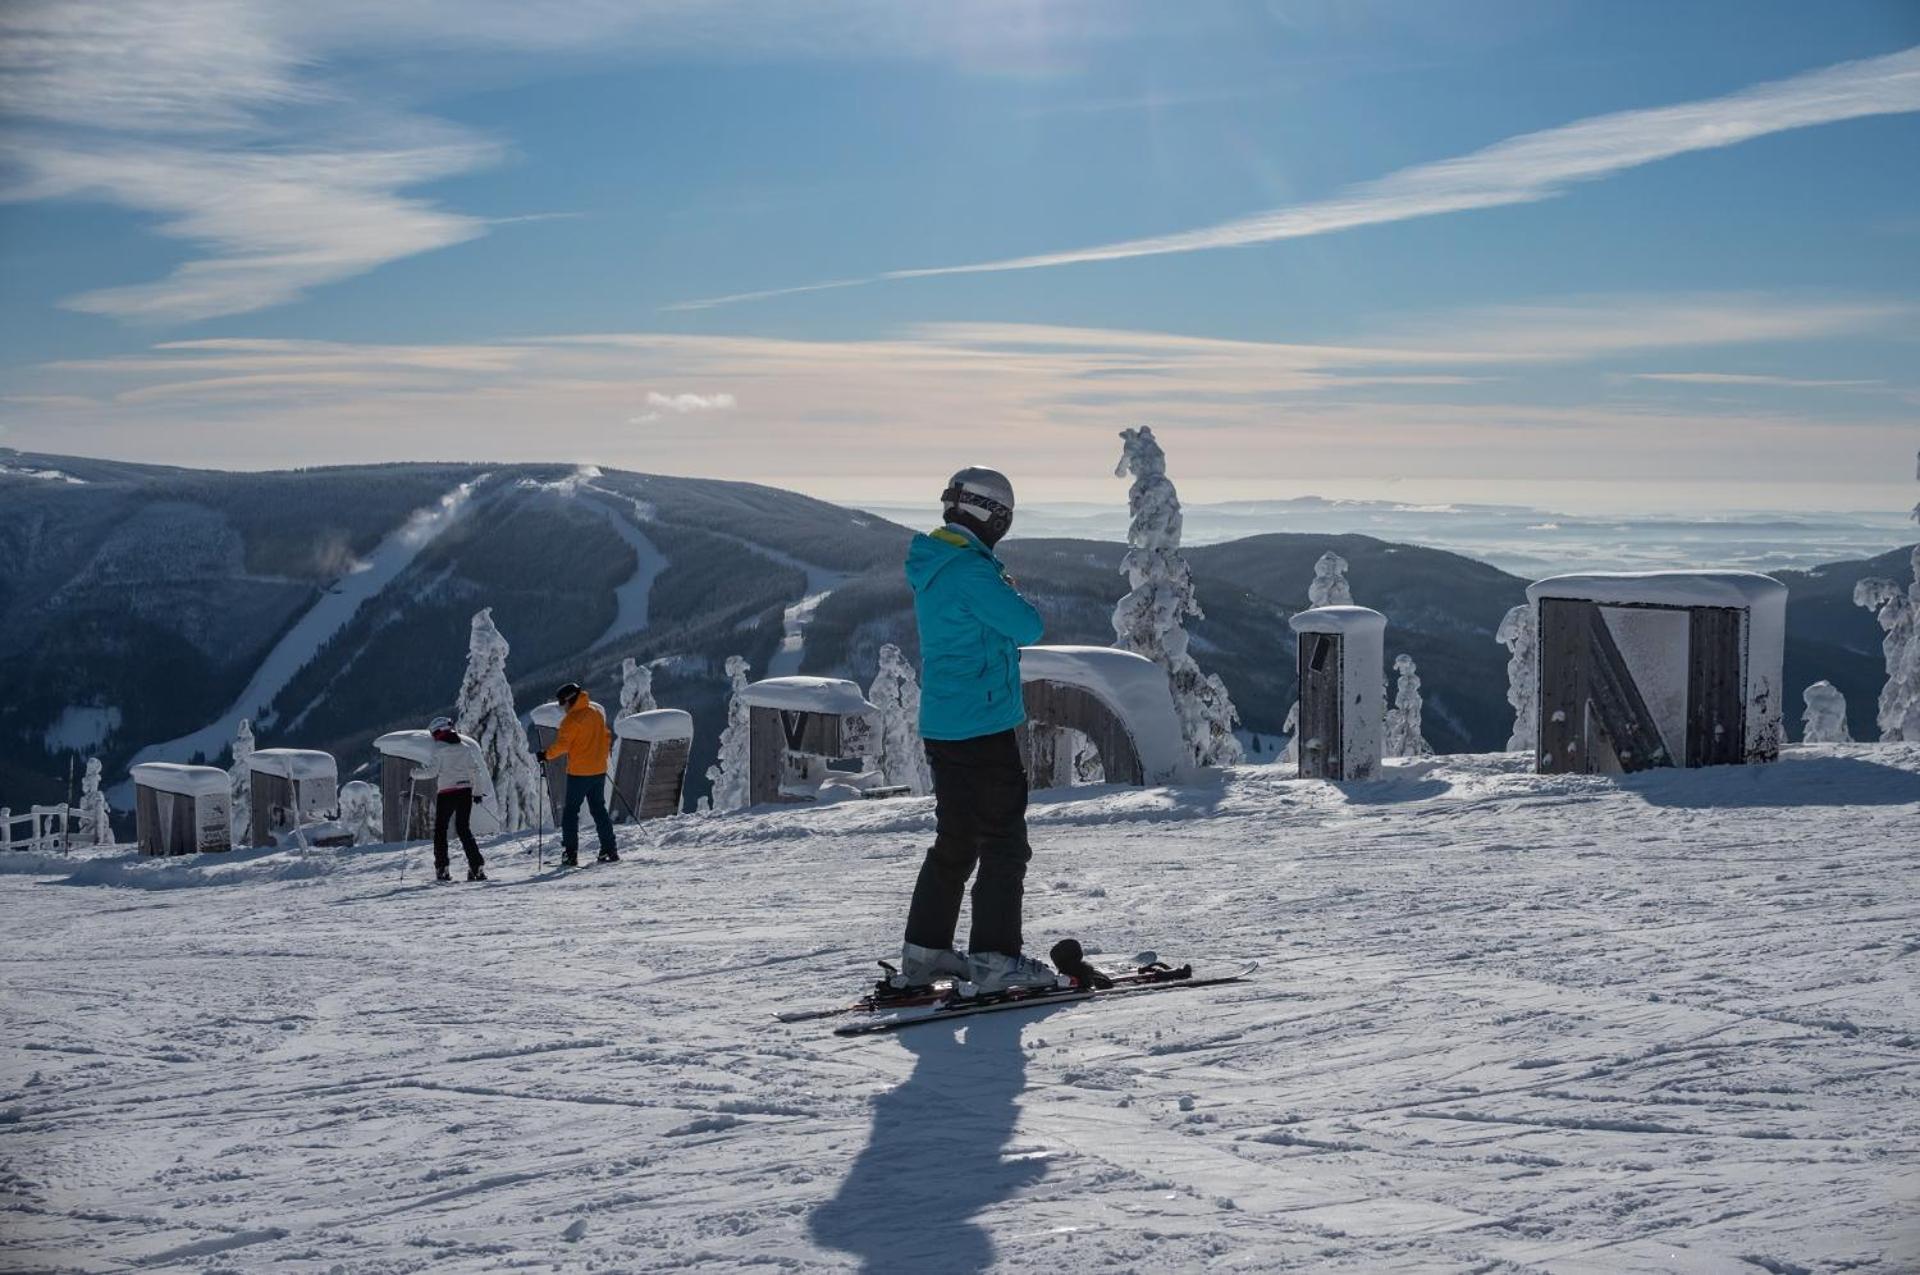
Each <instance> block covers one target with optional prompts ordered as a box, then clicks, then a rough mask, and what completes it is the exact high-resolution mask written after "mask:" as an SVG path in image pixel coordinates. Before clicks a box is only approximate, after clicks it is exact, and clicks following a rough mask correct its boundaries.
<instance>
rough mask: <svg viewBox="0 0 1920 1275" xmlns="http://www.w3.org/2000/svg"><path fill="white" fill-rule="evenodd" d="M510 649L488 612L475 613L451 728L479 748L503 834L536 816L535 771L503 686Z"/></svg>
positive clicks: (528, 824) (523, 732)
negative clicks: (490, 781) (464, 671)
mask: <svg viewBox="0 0 1920 1275" xmlns="http://www.w3.org/2000/svg"><path fill="white" fill-rule="evenodd" d="M510 649H511V648H510V647H508V645H507V639H506V638H504V637H502V636H501V635H500V630H499V629H497V628H495V627H494V626H493V608H492V607H482V608H481V609H480V610H478V611H476V612H474V615H473V625H472V629H471V631H470V633H469V635H468V638H467V674H466V676H465V677H464V678H462V679H461V681H460V696H459V698H458V699H457V700H456V701H455V702H454V712H453V718H454V729H455V730H457V731H459V732H460V733H461V734H462V735H465V736H467V737H468V738H470V739H472V740H473V741H474V742H475V743H477V744H479V745H480V756H481V759H482V760H484V761H485V762H486V765H487V772H488V773H489V774H491V775H492V776H493V802H494V810H493V813H494V815H495V816H496V817H497V818H498V819H499V820H500V829H501V831H503V832H518V831H519V830H520V829H522V828H531V827H533V825H534V821H535V820H536V819H538V818H539V817H540V813H541V807H540V769H539V766H538V764H537V763H535V761H534V759H533V750H532V747H531V745H529V744H528V743H527V732H526V729H525V728H524V727H523V726H521V725H520V711H519V710H518V709H517V708H515V707H514V705H513V685H512V684H511V683H510V682H508V681H507V654H508V652H509V650H510Z"/></svg>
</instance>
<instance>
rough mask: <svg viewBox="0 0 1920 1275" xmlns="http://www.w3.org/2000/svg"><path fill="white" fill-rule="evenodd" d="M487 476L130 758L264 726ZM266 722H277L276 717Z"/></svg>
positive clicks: (219, 743) (201, 746) (219, 740)
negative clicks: (246, 725) (214, 711)
mask: <svg viewBox="0 0 1920 1275" xmlns="http://www.w3.org/2000/svg"><path fill="white" fill-rule="evenodd" d="M485 477H486V475H484V474H483V475H481V476H480V478H476V479H474V480H473V481H471V482H465V483H462V484H460V485H459V486H458V487H455V488H454V489H453V490H452V491H450V492H448V493H447V494H446V495H444V496H442V497H441V498H440V500H439V502H438V503H436V504H433V505H428V506H426V507H425V508H422V509H417V510H415V511H414V512H413V514H412V515H410V516H409V517H408V518H407V520H406V521H405V522H404V523H402V524H401V525H400V527H399V529H398V530H396V531H393V532H391V533H389V534H388V535H387V537H386V538H385V539H383V540H382V541H381V542H380V543H379V544H378V545H377V546H375V548H374V550H373V552H372V553H371V554H369V555H368V556H367V558H366V561H365V562H363V563H361V564H359V565H358V566H357V567H356V569H355V570H353V571H350V572H348V573H347V574H346V575H344V576H341V577H340V578H339V579H338V580H336V581H335V582H334V583H333V584H332V585H331V586H330V587H328V588H327V589H326V590H325V591H324V592H322V593H321V595H320V600H319V601H318V602H315V603H314V604H313V605H312V606H311V607H309V608H307V610H306V612H305V613H304V614H302V615H301V617H300V618H299V619H298V620H296V621H295V622H294V624H293V627H292V628H290V629H288V630H287V632H286V633H285V634H284V635H283V636H282V637H281V639H280V640H279V641H278V642H276V643H275V644H274V647H273V649H272V650H271V651H269V652H267V655H266V658H264V659H263V660H261V661H260V665H259V667H258V668H256V669H254V671H253V677H252V678H251V679H249V680H248V682H247V685H246V689H245V690H243V691H241V692H240V694H239V696H238V697H237V698H236V699H235V700H234V701H233V703H232V704H230V705H228V706H227V709H226V711H225V712H223V713H222V714H220V716H219V717H217V718H215V719H214V720H213V721H211V722H209V723H207V724H206V725H205V726H202V727H201V728H200V729H199V730H196V731H193V732H191V733H190V734H186V735H182V736H180V737H179V738H178V739H170V740H168V741H166V742H165V743H162V744H149V745H148V746H147V747H145V748H143V749H141V750H140V751H139V753H138V754H136V755H135V756H134V758H133V760H132V761H131V762H129V763H128V769H132V767H133V766H136V765H139V764H140V763H141V762H149V761H186V760H188V759H189V758H191V757H192V756H193V755H194V754H195V753H199V754H200V755H201V756H203V757H216V756H218V755H219V753H220V750H221V749H223V748H225V747H226V746H227V745H228V744H230V743H232V742H233V733H234V731H235V730H236V729H238V727H239V725H240V721H241V719H242V718H253V719H255V725H262V724H263V723H262V721H261V719H263V718H264V717H265V715H266V712H267V708H268V706H269V705H271V704H272V703H273V701H274V697H275V696H277V695H279V694H280V692H281V691H282V690H284V689H286V685H287V683H288V682H291V681H292V680H293V677H294V674H296V673H298V672H299V671H300V670H301V669H302V668H305V667H306V665H307V662H308V661H309V660H311V659H312V658H313V657H314V655H315V654H316V653H317V652H318V651H319V650H320V648H321V647H322V646H323V645H325V643H326V641H327V639H328V638H330V637H332V636H333V635H334V634H335V633H338V632H339V631H340V630H341V629H343V628H345V627H346V625H347V622H348V621H349V620H351V619H353V617H354V613H355V612H357V611H358V610H359V609H360V604H361V603H363V602H365V601H367V600H368V599H370V598H373V597H375V596H376V595H378V594H379V592H380V591H381V590H382V589H384V588H386V587H387V586H388V585H389V584H392V583H393V581H394V580H395V579H396V578H397V577H398V576H399V575H400V573H401V572H402V571H405V570H406V569H407V567H408V565H409V564H411V563H412V562H413V560H414V558H416V557H418V556H419V553H420V551H421V550H422V549H424V548H426V547H427V545H428V544H430V543H432V541H433V539H434V537H436V536H438V535H439V534H440V533H441V532H442V531H444V530H446V529H447V528H448V527H449V526H451V525H452V524H453V521H454V520H455V519H456V518H458V517H459V516H460V514H461V512H462V511H463V510H464V509H465V508H466V506H467V501H468V500H469V499H470V498H471V497H472V495H473V489H474V487H475V486H476V485H477V484H478V483H479V482H480V481H481V479H483V478H485ZM264 724H266V725H271V723H270V722H268V723H264ZM131 794H132V782H131V781H130V780H129V781H127V782H125V783H122V784H121V785H120V786H119V787H118V788H116V789H115V790H114V795H115V798H116V800H117V801H118V802H119V804H120V805H122V806H125V805H128V804H130V803H131Z"/></svg>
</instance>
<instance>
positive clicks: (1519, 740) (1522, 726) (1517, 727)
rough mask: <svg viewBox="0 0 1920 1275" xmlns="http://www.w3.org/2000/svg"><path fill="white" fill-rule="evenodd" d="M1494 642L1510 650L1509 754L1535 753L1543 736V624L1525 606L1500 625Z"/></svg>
mask: <svg viewBox="0 0 1920 1275" xmlns="http://www.w3.org/2000/svg"><path fill="white" fill-rule="evenodd" d="M1493 640H1494V641H1496V642H1498V643H1499V644H1500V645H1502V646H1504V647H1506V648H1507V703H1509V704H1511V705H1513V734H1511V735H1509V736H1508V737H1507V751H1508V752H1510V753H1532V752H1533V750H1534V747H1535V739H1536V738H1537V737H1538V735H1539V733H1540V721H1539V718H1540V621H1539V619H1538V617H1536V616H1535V614H1534V610H1533V603H1531V602H1522V603H1521V604H1520V605H1519V606H1517V607H1515V608H1513V610H1511V611H1509V612H1507V614H1506V616H1505V618H1503V619H1502V620H1501V621H1500V628H1499V630H1498V631H1497V632H1496V633H1494V635H1493Z"/></svg>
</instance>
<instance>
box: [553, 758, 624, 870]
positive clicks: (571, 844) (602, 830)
mask: <svg viewBox="0 0 1920 1275" xmlns="http://www.w3.org/2000/svg"><path fill="white" fill-rule="evenodd" d="M606 788H607V777H606V775H604V774H600V775H568V776H567V804H566V805H564V806H562V807H561V808H560V845H561V848H562V849H566V850H571V851H573V852H574V853H575V854H578V853H579V852H580V803H581V802H583V801H584V802H586V803H587V813H588V814H590V815H592V816H593V830H594V831H595V832H597V833H599V834H600V853H601V854H608V853H611V852H612V850H613V820H612V819H611V818H609V817H608V816H607V793H606Z"/></svg>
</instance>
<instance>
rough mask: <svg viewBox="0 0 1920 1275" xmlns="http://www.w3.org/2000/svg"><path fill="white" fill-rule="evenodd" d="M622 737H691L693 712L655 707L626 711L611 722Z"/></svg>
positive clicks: (615, 732) (658, 738)
mask: <svg viewBox="0 0 1920 1275" xmlns="http://www.w3.org/2000/svg"><path fill="white" fill-rule="evenodd" d="M613 733H614V734H616V735H618V736H619V737H620V738H622V739H646V740H660V739H692V738H693V714H692V713H689V712H686V711H684V710H682V709H678V708H655V709H650V710H649V711H647V712H644V713H628V714H627V715H626V716H625V717H622V718H621V719H620V720H619V721H616V722H615V723H614V724H613Z"/></svg>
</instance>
